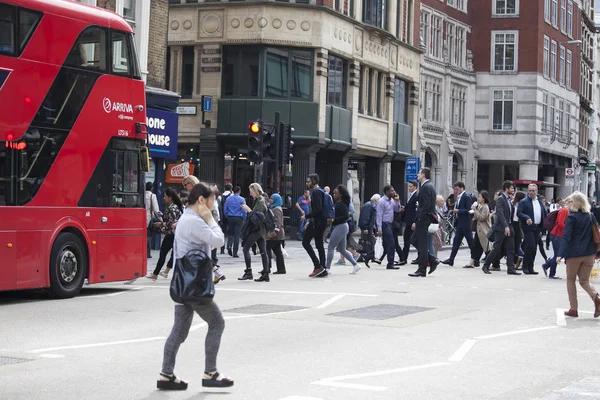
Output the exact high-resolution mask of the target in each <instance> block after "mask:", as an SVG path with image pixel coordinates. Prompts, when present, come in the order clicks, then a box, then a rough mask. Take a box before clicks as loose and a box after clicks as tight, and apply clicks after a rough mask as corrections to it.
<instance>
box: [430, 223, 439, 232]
mask: <svg viewBox="0 0 600 400" xmlns="http://www.w3.org/2000/svg"><path fill="white" fill-rule="evenodd" d="M438 229H440V224H429V227H427V232H429V233H436V232H437V231H438Z"/></svg>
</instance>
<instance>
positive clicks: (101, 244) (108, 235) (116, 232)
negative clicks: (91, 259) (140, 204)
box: [86, 208, 146, 283]
mask: <svg viewBox="0 0 600 400" xmlns="http://www.w3.org/2000/svg"><path fill="white" fill-rule="evenodd" d="M102 221H105V222H102ZM145 221H146V211H145V210H144V209H118V208H98V209H92V211H91V218H87V219H86V226H87V227H88V229H90V230H94V231H96V232H97V239H96V240H97V246H96V247H97V250H96V251H97V255H96V257H97V258H96V260H97V262H96V266H95V268H93V269H90V274H89V283H100V282H112V281H124V280H129V279H135V278H140V277H142V276H144V274H145V272H146V271H145V269H146V248H145V245H146V226H145Z"/></svg>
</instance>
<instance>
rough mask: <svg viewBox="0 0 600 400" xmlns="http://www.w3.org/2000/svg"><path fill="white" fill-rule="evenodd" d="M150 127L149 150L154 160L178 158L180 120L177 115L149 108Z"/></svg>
mask: <svg viewBox="0 0 600 400" xmlns="http://www.w3.org/2000/svg"><path fill="white" fill-rule="evenodd" d="M146 126H147V127H148V139H147V143H148V148H149V149H150V156H151V157H154V158H163V159H168V160H171V159H176V158H177V131H178V130H179V118H178V115H177V113H174V112H168V111H162V110H156V109H154V108H148V111H147V113H146Z"/></svg>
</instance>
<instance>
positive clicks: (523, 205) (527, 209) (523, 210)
mask: <svg viewBox="0 0 600 400" xmlns="http://www.w3.org/2000/svg"><path fill="white" fill-rule="evenodd" d="M536 201H537V202H538V203H539V204H540V212H541V214H542V219H541V220H540V223H539V225H538V228H540V229H543V227H544V219H546V208H545V207H544V204H543V203H542V201H541V200H540V199H539V198H536ZM517 216H518V217H519V221H520V222H521V229H522V230H523V232H531V231H533V229H534V228H535V220H534V219H533V200H531V197H529V196H527V197H525V198H524V199H523V200H521V201H520V202H519V207H517ZM528 219H530V220H532V221H534V223H533V224H531V225H527V220H528Z"/></svg>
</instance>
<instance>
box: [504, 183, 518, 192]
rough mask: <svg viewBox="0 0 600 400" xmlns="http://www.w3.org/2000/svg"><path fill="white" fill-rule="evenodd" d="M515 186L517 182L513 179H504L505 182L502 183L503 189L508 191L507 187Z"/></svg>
mask: <svg viewBox="0 0 600 400" xmlns="http://www.w3.org/2000/svg"><path fill="white" fill-rule="evenodd" d="M511 186H512V187H515V184H514V182H513V181H504V183H503V184H502V191H503V192H506V189H508V188H510V187H511Z"/></svg>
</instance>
